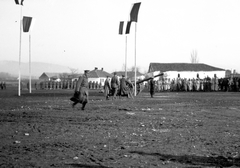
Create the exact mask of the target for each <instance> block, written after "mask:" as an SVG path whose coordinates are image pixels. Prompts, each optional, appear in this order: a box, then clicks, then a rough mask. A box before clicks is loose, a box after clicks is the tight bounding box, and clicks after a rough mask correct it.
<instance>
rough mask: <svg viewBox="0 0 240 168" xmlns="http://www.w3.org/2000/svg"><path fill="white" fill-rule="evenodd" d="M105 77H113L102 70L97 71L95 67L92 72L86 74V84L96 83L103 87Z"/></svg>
mask: <svg viewBox="0 0 240 168" xmlns="http://www.w3.org/2000/svg"><path fill="white" fill-rule="evenodd" d="M107 76H109V77H112V76H113V75H112V74H110V73H108V72H106V71H104V70H103V68H102V69H101V70H99V69H98V68H97V67H95V69H94V70H92V71H90V72H89V73H88V82H92V83H93V82H94V83H96V82H97V83H98V84H100V83H101V85H102V86H103V85H104V82H105V80H106V78H107Z"/></svg>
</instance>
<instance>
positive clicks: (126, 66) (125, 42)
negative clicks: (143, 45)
mask: <svg viewBox="0 0 240 168" xmlns="http://www.w3.org/2000/svg"><path fill="white" fill-rule="evenodd" d="M125 76H126V78H127V35H126V40H125Z"/></svg>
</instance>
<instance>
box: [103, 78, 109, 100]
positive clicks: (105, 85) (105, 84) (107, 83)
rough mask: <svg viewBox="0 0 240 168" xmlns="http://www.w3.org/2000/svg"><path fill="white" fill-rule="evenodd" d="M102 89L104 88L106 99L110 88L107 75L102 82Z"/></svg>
mask: <svg viewBox="0 0 240 168" xmlns="http://www.w3.org/2000/svg"><path fill="white" fill-rule="evenodd" d="M103 89H104V95H105V97H106V100H108V99H109V92H110V90H111V86H110V83H109V77H108V76H107V79H106V80H105V82H104V86H103Z"/></svg>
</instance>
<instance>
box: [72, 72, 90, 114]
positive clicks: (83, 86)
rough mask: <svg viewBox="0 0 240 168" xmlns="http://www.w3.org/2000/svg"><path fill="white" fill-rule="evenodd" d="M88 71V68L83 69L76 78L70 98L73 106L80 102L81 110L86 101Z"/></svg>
mask: <svg viewBox="0 0 240 168" xmlns="http://www.w3.org/2000/svg"><path fill="white" fill-rule="evenodd" d="M88 73H89V70H85V71H84V74H83V75H82V76H80V77H79V78H78V81H77V86H76V88H75V91H74V95H73V97H72V98H70V100H71V101H73V104H72V107H73V108H74V106H75V105H76V104H77V103H80V104H82V110H84V109H85V106H86V104H87V103H88V96H89V95H88Z"/></svg>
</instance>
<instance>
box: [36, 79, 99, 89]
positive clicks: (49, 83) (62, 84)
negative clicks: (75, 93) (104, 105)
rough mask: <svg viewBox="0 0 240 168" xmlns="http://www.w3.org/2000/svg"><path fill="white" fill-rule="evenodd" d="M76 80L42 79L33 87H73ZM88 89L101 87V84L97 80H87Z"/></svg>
mask: <svg viewBox="0 0 240 168" xmlns="http://www.w3.org/2000/svg"><path fill="white" fill-rule="evenodd" d="M76 84H77V80H74V81H72V80H63V81H60V82H57V81H42V82H40V83H39V84H38V83H37V82H36V83H35V89H36V90H37V89H38V88H39V89H74V88H75V87H76ZM88 85H89V89H101V88H102V84H101V83H98V82H92V81H90V82H88Z"/></svg>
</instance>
